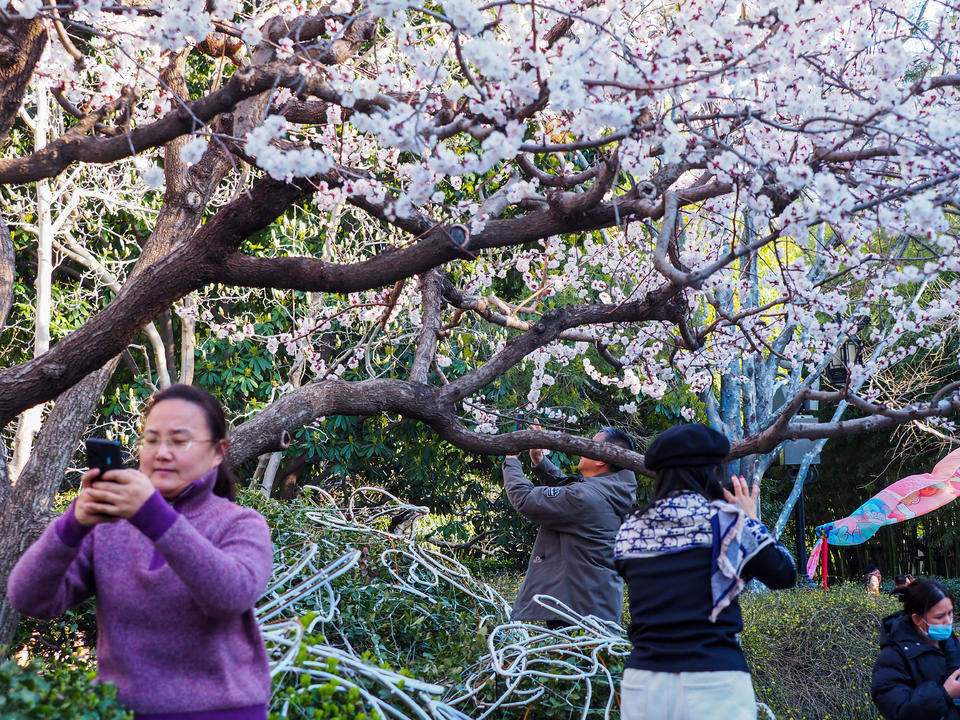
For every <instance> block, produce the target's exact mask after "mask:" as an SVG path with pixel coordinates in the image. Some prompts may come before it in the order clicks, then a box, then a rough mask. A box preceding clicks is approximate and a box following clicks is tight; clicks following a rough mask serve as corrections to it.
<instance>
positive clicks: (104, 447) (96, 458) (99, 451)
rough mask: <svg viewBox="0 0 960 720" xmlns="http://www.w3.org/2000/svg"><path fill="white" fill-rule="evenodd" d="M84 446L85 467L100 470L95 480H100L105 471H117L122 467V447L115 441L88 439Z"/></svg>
mask: <svg viewBox="0 0 960 720" xmlns="http://www.w3.org/2000/svg"><path fill="white" fill-rule="evenodd" d="M86 445H87V467H88V468H91V469H92V468H100V475H99V476H98V477H97V478H96V479H97V480H99V479H101V478H102V477H103V474H104V473H105V472H106V471H107V470H119V469H120V468H122V467H123V452H122V447H121V445H120V443H118V442H117V441H116V440H105V439H104V438H90V439H89V440H87V442H86Z"/></svg>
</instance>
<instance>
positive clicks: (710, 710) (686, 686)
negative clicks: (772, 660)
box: [620, 668, 757, 720]
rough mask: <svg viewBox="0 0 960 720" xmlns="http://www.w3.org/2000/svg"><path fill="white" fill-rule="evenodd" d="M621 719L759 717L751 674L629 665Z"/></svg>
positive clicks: (738, 719) (752, 719)
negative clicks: (658, 669) (676, 670)
mask: <svg viewBox="0 0 960 720" xmlns="http://www.w3.org/2000/svg"><path fill="white" fill-rule="evenodd" d="M620 718H621V720H713V719H714V718H716V720H757V701H756V697H755V696H754V694H753V683H752V682H750V673H745V672H737V671H732V670H731V671H718V672H681V673H669V672H653V671H651V670H637V669H635V668H627V669H626V670H624V673H623V681H622V682H621V683H620Z"/></svg>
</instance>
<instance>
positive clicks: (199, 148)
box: [180, 136, 208, 165]
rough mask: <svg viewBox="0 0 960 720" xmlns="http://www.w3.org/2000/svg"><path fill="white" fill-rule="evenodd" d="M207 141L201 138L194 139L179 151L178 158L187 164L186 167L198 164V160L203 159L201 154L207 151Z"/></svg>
mask: <svg viewBox="0 0 960 720" xmlns="http://www.w3.org/2000/svg"><path fill="white" fill-rule="evenodd" d="M207 144H208V143H207V140H206V138H203V137H199V136H197V137H194V138H192V139H191V140H190V142H188V143H187V144H186V145H184V146H183V148H182V149H181V150H180V158H181V159H182V160H183V161H184V162H185V163H187V165H193V164H194V163H198V162H200V158H202V157H203V153H204V152H206V150H207Z"/></svg>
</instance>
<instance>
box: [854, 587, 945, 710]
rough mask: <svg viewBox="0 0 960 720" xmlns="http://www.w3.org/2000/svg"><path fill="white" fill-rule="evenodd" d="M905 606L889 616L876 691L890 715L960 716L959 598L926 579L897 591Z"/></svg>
mask: <svg viewBox="0 0 960 720" xmlns="http://www.w3.org/2000/svg"><path fill="white" fill-rule="evenodd" d="M896 594H897V595H898V596H899V597H900V600H901V601H902V602H903V611H902V612H898V613H894V614H893V615H890V616H889V617H886V618H884V619H883V632H882V634H881V636H880V656H879V657H878V658H877V663H876V665H875V666H874V668H873V687H872V688H871V694H872V696H873V701H874V703H876V706H877V709H878V710H879V711H880V713H881V714H882V715H883V717H884V718H885V720H925V719H926V718H930V720H941V719H943V720H960V707H958V706H957V705H956V702H957V699H958V698H960V669H958V668H960V643H958V642H957V637H956V635H954V634H953V598H952V597H951V596H950V593H949V592H947V589H946V588H945V587H943V585H941V584H940V583H938V582H935V581H934V580H929V579H926V578H920V579H918V580H915V581H914V582H912V583H910V584H909V585H907V586H905V587H903V588H901V589H900V590H899V591H898V592H897V593H896Z"/></svg>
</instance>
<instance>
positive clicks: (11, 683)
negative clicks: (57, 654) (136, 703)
mask: <svg viewBox="0 0 960 720" xmlns="http://www.w3.org/2000/svg"><path fill="white" fill-rule="evenodd" d="M95 676H96V671H95V670H93V669H86V668H84V667H83V666H82V665H74V664H63V663H50V664H41V663H40V662H38V661H37V660H31V661H30V662H29V663H28V664H27V666H26V667H21V666H20V665H18V664H17V663H15V662H14V661H13V660H6V661H3V662H2V663H0V688H3V693H2V694H0V720H41V718H43V719H44V720H48V719H49V720H62V718H71V720H125V719H128V718H131V717H133V714H132V713H129V712H127V711H126V710H125V709H124V708H123V706H121V705H120V703H119V702H117V699H116V697H117V689H116V687H115V686H114V685H113V683H99V684H91V681H92V680H93V678H94V677H95Z"/></svg>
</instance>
